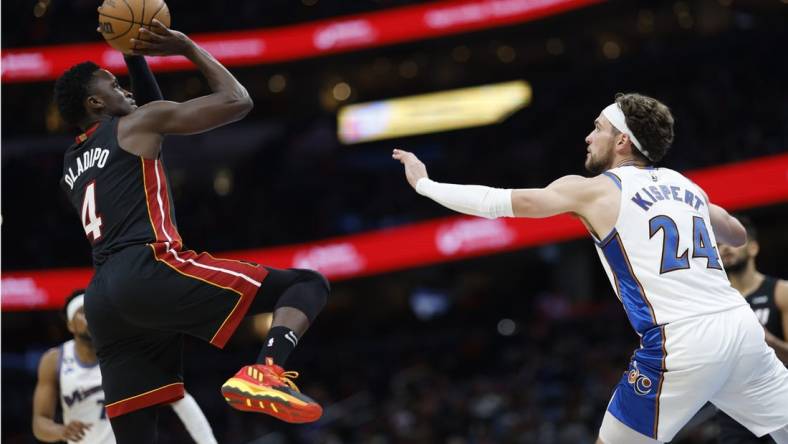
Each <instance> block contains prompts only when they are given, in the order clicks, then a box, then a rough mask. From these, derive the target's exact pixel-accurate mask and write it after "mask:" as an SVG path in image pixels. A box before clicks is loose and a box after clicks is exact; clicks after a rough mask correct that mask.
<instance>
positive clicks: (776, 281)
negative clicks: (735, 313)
mask: <svg viewBox="0 0 788 444" xmlns="http://www.w3.org/2000/svg"><path fill="white" fill-rule="evenodd" d="M735 217H736V218H737V219H739V222H741V223H742V225H744V229H745V230H747V243H745V244H744V245H742V246H741V247H732V246H730V245H726V244H720V246H719V248H720V256H721V258H722V264H723V265H724V266H725V272H726V273H727V274H728V279H729V280H730V281H731V285H732V286H733V288H735V289H737V290H739V292H740V293H741V294H742V295H743V296H744V298H745V299H746V300H747V303H749V304H750V307H752V309H753V311H754V312H755V315H756V317H757V318H758V320H759V321H760V322H761V324H762V325H763V327H764V331H765V334H766V343H767V344H769V346H770V347H772V348H773V349H774V351H775V353H776V354H777V357H778V358H780V360H781V361H782V362H783V363H784V364H788V342H786V334H788V281H786V280H785V279H780V278H777V277H774V276H767V275H764V274H763V273H761V272H759V271H758V269H757V268H756V267H755V258H756V257H757V256H758V251H759V250H760V245H759V244H758V232H757V230H756V229H755V226H754V225H753V224H752V221H750V219H749V218H747V217H745V216H739V215H737V216H735ZM717 425H718V426H719V428H720V434H719V441H718V442H719V443H720V444H755V443H773V442H774V441H773V440H772V439H771V438H769V437H768V436H764V437H761V438H758V437H757V436H755V435H753V434H752V432H750V431H749V430H747V429H746V428H745V427H744V426H742V425H740V424H739V423H738V422H736V421H734V420H733V419H732V418H731V417H730V416H728V415H726V414H725V413H723V412H718V413H717Z"/></svg>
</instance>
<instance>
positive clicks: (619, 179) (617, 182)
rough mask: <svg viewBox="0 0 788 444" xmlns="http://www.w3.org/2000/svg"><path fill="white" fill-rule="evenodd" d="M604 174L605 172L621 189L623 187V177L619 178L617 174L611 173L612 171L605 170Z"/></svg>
mask: <svg viewBox="0 0 788 444" xmlns="http://www.w3.org/2000/svg"><path fill="white" fill-rule="evenodd" d="M602 174H604V175H605V176H607V177H609V178H610V180H612V181H613V183H614V184H616V186H617V187H618V189H619V190H620V189H621V178H619V177H618V176H616V175H615V174H613V173H611V172H610V171H605V172H603V173H602Z"/></svg>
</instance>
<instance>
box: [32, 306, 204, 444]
mask: <svg viewBox="0 0 788 444" xmlns="http://www.w3.org/2000/svg"><path fill="white" fill-rule="evenodd" d="M84 293H85V291H84V290H77V291H75V292H74V293H72V294H71V296H69V297H68V298H67V299H66V307H65V315H66V324H67V326H68V330H69V331H70V332H71V333H72V334H73V335H74V339H71V340H69V341H66V342H64V343H63V344H61V345H60V346H59V347H55V348H51V349H49V350H48V351H47V352H46V353H44V355H43V356H42V357H41V361H40V362H39V364H38V382H37V383H36V389H35V393H34V394H33V435H35V437H36V438H37V439H38V440H39V441H44V442H58V441H66V442H69V443H72V442H79V443H83V444H114V443H115V437H114V436H113V434H112V428H111V427H110V424H109V421H108V420H107V417H106V411H105V409H104V391H103V390H102V388H101V372H100V370H99V366H98V358H97V357H96V350H95V349H94V347H93V343H92V340H91V337H90V332H89V331H88V324H87V320H86V319H85V311H84V307H83V306H84V298H85V294H84ZM58 400H60V407H61V410H62V416H63V423H62V424H60V423H57V422H55V409H56V406H57V403H58ZM171 406H172V408H173V410H174V411H175V413H176V414H177V415H178V417H180V419H181V421H182V422H183V424H184V426H185V427H186V429H187V431H188V432H189V434H190V435H191V436H192V438H193V439H194V441H195V442H196V443H198V444H216V438H214V436H213V431H212V430H211V426H210V424H208V420H207V419H206V418H205V415H204V414H203V413H202V411H201V410H200V407H199V406H198V405H197V402H196V401H195V400H194V398H192V397H191V395H189V394H188V393H186V394H185V396H184V397H183V398H182V399H180V400H179V401H176V402H174V403H172V404H171Z"/></svg>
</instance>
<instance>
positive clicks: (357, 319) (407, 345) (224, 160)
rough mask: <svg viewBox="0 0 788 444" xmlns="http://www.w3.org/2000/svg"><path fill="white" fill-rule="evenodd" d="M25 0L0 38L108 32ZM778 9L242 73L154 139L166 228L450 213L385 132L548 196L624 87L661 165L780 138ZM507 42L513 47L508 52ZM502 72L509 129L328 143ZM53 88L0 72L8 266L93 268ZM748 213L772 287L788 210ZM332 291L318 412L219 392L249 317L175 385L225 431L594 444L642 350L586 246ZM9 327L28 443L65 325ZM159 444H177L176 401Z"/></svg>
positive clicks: (582, 27)
mask: <svg viewBox="0 0 788 444" xmlns="http://www.w3.org/2000/svg"><path fill="white" fill-rule="evenodd" d="M37 3H42V2H36V1H27V0H24V1H23V0H19V1H13V2H3V3H2V29H3V30H2V39H3V43H2V44H3V48H12V47H23V46H32V45H43V44H55V43H63V42H80V41H96V40H97V39H98V38H99V37H98V36H97V35H96V34H95V31H94V29H95V7H96V6H97V2H95V1H84V0H82V1H76V0H75V1H58V0H52V1H50V2H45V5H46V8H44V12H43V13H41V6H38V10H37V11H38V13H41V16H40V17H36V16H35V15H34V11H36V9H35V8H36V5H37ZM412 3H417V2H409V1H386V0H380V1H372V0H367V1H353V2H345V1H339V0H318V1H316V2H314V3H313V0H304V1H302V2H298V1H290V0H287V1H286V0H277V1H264V2H261V1H255V0H240V1H234V2H189V1H185V0H171V1H168V5H169V7H170V10H171V11H172V14H173V27H174V28H175V29H178V30H181V31H184V32H186V33H198V32H209V31H222V30H231V29H247V28H259V27H270V26H278V25H286V24H292V23H300V22H306V21H311V20H317V19H320V18H326V17H333V16H339V15H344V14H349V13H358V12H365V11H375V10H380V9H385V8H391V7H395V6H400V5H407V4H412ZM787 12H788V5H786V4H785V3H784V2H781V1H777V0H773V1H768V0H763V1H754V0H753V1H736V0H733V1H712V0H707V1H697V2H661V1H627V2H624V1H618V2H617V1H613V2H609V3H604V4H601V5H597V6H593V7H589V8H585V9H581V10H578V11H574V12H570V13H567V14H564V15H561V16H558V17H552V18H548V19H545V20H541V21H537V22H533V23H526V24H523V25H518V26H512V27H504V28H497V29H494V30H489V31H482V32H475V33H471V34H463V35H458V36H453V37H449V38H442V39H436V40H427V41H420V42H415V43H409V44H403V45H397V46H390V47H382V48H375V49H370V50H365V51H360V52H354V53H349V54H343V55H337V56H330V57H322V58H316V59H309V60H304V61H298V62H292V63H286V64H277V65H266V66H256V67H247V68H238V69H233V72H234V73H235V74H236V75H237V76H238V78H239V79H240V80H241V81H242V82H243V83H244V85H246V87H247V88H248V89H249V91H250V93H251V94H252V96H253V98H254V100H255V109H254V110H253V112H252V113H251V114H250V115H249V116H248V117H247V118H246V119H244V120H243V121H241V122H238V123H236V124H233V125H231V126H229V127H227V128H223V129H220V130H216V131H214V132H211V133H208V134H205V135H200V136H191V137H173V138H171V139H168V141H167V142H166V143H165V150H164V159H165V161H166V163H167V165H168V168H169V171H170V178H171V181H172V187H173V192H174V197H175V202H176V205H177V216H178V223H179V229H180V232H181V234H182V235H183V237H184V239H185V240H186V242H188V244H189V246H190V247H191V248H195V249H198V250H200V249H203V250H209V251H216V252H221V251H224V250H231V249H240V248H254V247H266V246H274V245H282V244H289V243H293V242H303V241H310V240H316V239H321V238H325V237H328V236H332V235H341V234H351V233H358V232H362V231H367V230H372V229H377V228H382V227H389V226H396V225H400V224H404V223H408V222H414V221H419V220H425V219H429V218H433V217H438V216H444V215H448V214H450V213H449V211H448V210H445V209H443V208H442V207H440V206H439V205H437V204H434V203H432V202H430V201H428V200H427V199H424V198H422V197H420V196H418V195H417V194H416V193H414V192H413V191H412V190H411V189H410V187H409V186H408V185H407V183H406V182H405V180H404V178H403V174H402V168H401V166H399V164H398V163H395V162H393V161H392V160H391V159H390V150H391V148H393V147H395V146H400V147H403V148H405V149H408V150H412V151H415V152H416V153H417V154H419V155H420V156H421V157H422V159H423V160H424V161H425V162H426V163H427V164H428V166H429V168H430V174H431V176H432V177H434V178H436V180H441V181H448V182H459V183H482V184H486V185H491V186H502V187H535V186H545V185H546V184H547V183H549V182H550V181H552V180H553V179H555V178H557V177H559V176H561V175H565V174H582V173H583V171H582V164H583V159H584V149H585V144H584V142H583V138H584V137H585V135H586V134H587V133H588V132H589V131H590V130H591V129H592V126H593V119H594V118H595V117H596V116H597V114H598V113H599V111H600V110H601V109H602V108H603V107H604V106H605V105H607V104H608V103H610V102H611V100H612V99H613V95H614V94H615V93H617V92H622V91H623V92H630V91H637V92H641V93H644V94H648V95H652V96H655V97H657V98H659V99H660V100H662V101H664V102H665V103H666V104H668V106H670V107H671V109H672V110H673V113H674V115H675V117H676V142H675V144H674V146H673V148H672V151H671V152H670V153H669V154H668V155H667V157H666V158H665V160H664V162H663V165H664V166H666V167H669V168H674V169H677V170H680V171H683V170H686V169H694V168H703V167H708V166H712V165H718V164H723V163H730V162H736V161H740V160H745V159H751V158H756V157H760V156H764V155H769V154H776V153H782V152H785V151H786V147H788V97H787V96H788V93H787V92H786V91H787V89H786V88H785V79H786V78H788V62H786V58H785V57H784V55H783V52H784V46H785V42H786V41H788V35H786V34H788V30H786V27H785V23H786V18H788V17H787V16H788V14H787ZM505 48H508V49H505ZM511 51H513V52H514V54H515V57H514V59H513V60H509V59H508V58H506V57H502V56H501V54H511ZM414 66H415V70H414ZM272 76H283V77H284V79H285V81H286V86H285V88H284V90H282V91H280V92H273V91H272V90H271V88H270V86H269V85H270V83H271V78H272ZM157 77H158V79H159V82H160V85H161V87H162V90H163V92H164V94H165V97H167V98H168V99H172V100H183V99H186V98H189V97H193V96H195V95H199V94H202V93H205V92H206V91H207V89H206V84H205V82H204V80H203V79H202V78H201V77H200V76H199V75H198V73H197V72H180V73H171V74H162V75H159V76H157ZM514 79H525V80H527V81H528V82H530V84H531V86H532V88H533V102H532V103H531V104H530V105H529V106H528V107H526V108H525V109H523V110H521V111H519V112H517V113H516V114H514V115H513V116H511V117H510V118H509V119H507V120H506V121H505V122H503V123H501V124H498V125H494V126H488V127H483V128H476V129H466V130H459V131H453V132H447V133H439V134H431V135H423V136H416V137H409V138H405V139H400V140H388V141H380V142H371V143H364V144H360V145H352V146H343V145H341V144H340V143H339V142H338V140H337V139H336V110H337V108H338V107H339V106H340V105H344V104H346V103H358V102H365V101H370V100H377V99H384V98H391V97H399V96H405V95H410V94H417V93H422V92H432V91H438V90H445V89H452V88H458V87H463V86H471V85H480V84H486V83H494V82H502V81H508V80H514ZM340 81H344V82H347V83H348V84H349V85H350V87H351V91H352V93H351V96H350V98H349V99H348V100H347V101H345V102H338V101H337V100H335V99H334V98H333V97H332V96H331V90H332V88H333V86H334V85H335V84H336V83H337V82H340ZM124 82H127V79H126V78H123V77H121V83H124ZM52 86H53V83H52V82H41V83H28V84H3V85H2V204H3V208H2V210H3V211H2V214H3V224H2V236H3V237H2V264H3V270H15V269H30V268H49V267H64V266H88V265H89V264H90V253H89V245H88V243H87V242H86V241H85V239H84V235H83V230H82V229H81V227H80V225H79V220H78V218H77V217H75V215H74V212H73V209H72V208H71V207H70V205H69V204H68V202H67V201H66V199H65V196H64V195H63V193H62V192H61V190H60V189H59V187H58V179H59V177H60V174H61V168H62V153H63V150H64V149H65V148H66V147H67V146H68V144H69V143H70V140H71V137H73V135H74V131H72V130H70V129H69V128H66V127H64V125H63V123H62V122H61V121H59V119H58V117H57V113H56V111H55V110H54V108H53V106H52V104H51V90H52ZM217 178H220V179H221V180H225V181H226V180H228V179H229V181H230V184H231V188H230V191H229V192H223V191H222V190H220V188H217V187H216V182H217ZM731 186H732V187H733V186H738V187H741V186H748V185H747V184H731ZM712 197H713V196H712ZM746 213H747V214H748V215H750V216H751V217H752V218H753V220H754V221H755V224H756V225H757V227H758V228H759V229H760V231H761V249H762V252H761V255H760V257H759V262H758V263H759V266H760V268H761V270H762V271H763V272H766V273H770V274H775V275H778V276H781V277H783V278H785V277H786V275H788V273H786V269H785V266H784V265H782V264H781V263H780V262H779V261H780V259H782V257H781V256H782V255H783V254H784V252H785V251H788V234H786V230H785V222H784V221H785V220H786V216H788V206H787V205H785V204H780V205H773V206H769V207H763V208H755V209H751V210H748V211H746ZM333 288H334V291H333V293H332V298H331V301H330V303H329V306H328V308H327V310H326V312H325V313H324V314H323V315H321V317H320V319H319V321H318V322H317V323H316V324H315V326H314V327H313V328H312V329H311V330H310V332H309V334H308V335H306V336H305V337H304V339H303V341H302V342H301V344H299V348H298V350H297V352H296V353H295V354H294V356H293V358H292V359H291V362H290V364H291V366H292V367H293V369H295V370H299V371H301V372H302V375H303V376H302V377H301V379H300V380H299V382H300V384H301V388H302V389H303V390H304V391H305V392H307V393H309V394H310V395H314V396H315V397H316V398H318V399H319V400H320V401H321V402H322V403H323V405H324V406H325V407H326V415H325V417H324V419H323V420H322V421H321V422H319V423H317V424H314V425H309V426H299V427H293V426H285V425H283V424H279V423H275V422H274V421H273V420H270V419H268V418H265V417H261V416H259V415H254V414H245V413H241V412H237V411H234V410H232V409H230V408H228V407H227V406H226V405H225V403H224V402H223V401H222V399H221V397H220V395H219V391H218V389H219V386H220V384H221V383H222V382H223V381H224V380H225V379H226V378H227V377H228V376H229V375H231V374H233V373H234V372H235V371H236V370H237V368H238V367H239V366H240V365H241V364H242V363H245V362H248V361H250V360H251V359H253V358H254V356H255V355H256V353H257V350H258V348H259V343H260V338H259V334H260V333H259V331H255V330H254V328H253V325H252V324H251V322H250V323H248V325H245V326H243V327H242V332H243V333H242V334H240V335H237V337H236V338H234V339H233V341H232V342H231V344H230V346H229V347H228V350H227V351H225V352H220V351H216V350H214V349H212V348H211V347H210V346H207V345H205V344H202V343H199V342H197V341H189V342H188V343H187V349H186V355H185V358H186V366H185V372H186V378H187V379H186V386H187V390H188V391H190V392H191V393H192V394H193V395H194V396H195V398H196V399H197V400H198V402H199V403H200V405H201V406H202V408H203V410H204V411H205V413H206V415H207V416H208V419H209V420H210V422H211V424H212V426H213V428H214V431H215V433H216V436H217V439H218V440H219V442H222V443H224V442H228V443H245V442H250V441H252V442H260V443H262V442H266V443H268V442H270V443H291V442H292V443H302V442H303V443H314V442H320V443H451V444H460V443H469V444H470V443H542V444H550V443H591V442H593V439H594V438H595V436H596V431H597V428H598V426H599V424H600V421H601V417H602V415H603V413H604V409H605V405H606V403H607V400H608V399H609V397H610V395H611V392H612V387H613V385H614V384H615V382H616V381H617V379H618V377H619V376H620V374H621V372H622V371H623V370H624V369H625V367H626V364H627V362H628V357H629V355H630V353H631V351H632V349H633V348H634V347H635V346H636V345H637V336H636V335H635V334H634V333H633V332H632V330H631V328H630V327H629V326H628V324H627V322H626V317H625V315H624V314H623V310H622V309H621V307H620V305H619V303H618V302H617V300H616V298H615V297H614V295H613V294H612V291H611V289H610V285H609V283H608V282H607V279H606V277H605V276H604V273H603V271H602V268H601V267H600V266H599V264H598V259H597V258H596V254H595V252H594V251H593V245H592V243H591V242H590V241H588V240H583V241H574V242H568V243H562V244H557V245H549V246H545V247H540V248H534V249H526V250H522V251H517V252H513V253H507V254H501V255H496V256H490V257H485V258H480V259H474V260H469V261H462V262H457V263H448V264H442V265H437V266H433V267H428V268H423V269H414V270H408V271H403V272H398V273H391V274H387V275H382V276H374V277H369V278H363V279H354V280H350V281H343V282H336V283H334V284H333ZM425 300H426V301H433V302H435V303H436V304H437V305H438V306H445V307H444V308H445V310H443V311H442V312H441V313H439V314H436V315H435V316H434V317H433V318H430V319H424V318H421V317H419V316H418V315H417V312H416V311H414V308H413V307H414V303H415V301H421V302H423V301H425ZM436 301H437V302H436ZM512 328H513V329H514V330H513V331H510V330H511V329H512ZM2 333H3V334H2V372H3V374H2V410H3V415H2V429H3V431H2V439H3V441H4V442H9V443H28V442H35V440H34V439H33V437H32V433H31V432H30V411H31V406H30V402H31V395H32V390H33V386H34V384H35V369H36V366H37V363H38V359H39V357H40V355H41V353H42V352H44V351H45V350H46V349H47V348H48V347H51V346H54V345H57V344H58V343H59V342H62V341H64V340H66V339H68V333H67V331H66V330H65V326H64V325H63V322H62V320H61V319H60V318H59V317H58V315H57V314H56V313H54V312H26V313H7V312H3V313H2ZM715 433H716V431H715V427H714V425H713V424H711V423H705V424H701V425H700V426H697V427H693V428H692V429H691V430H688V431H687V432H686V434H685V436H684V437H683V438H679V439H677V440H676V441H674V442H682V443H706V442H714V436H715ZM160 442H162V443H174V442H188V436H187V435H186V434H185V432H184V431H183V428H182V426H181V425H180V424H179V423H178V421H177V418H176V417H175V416H174V415H173V414H172V413H171V412H169V411H165V412H164V413H163V415H162V427H161V431H160Z"/></svg>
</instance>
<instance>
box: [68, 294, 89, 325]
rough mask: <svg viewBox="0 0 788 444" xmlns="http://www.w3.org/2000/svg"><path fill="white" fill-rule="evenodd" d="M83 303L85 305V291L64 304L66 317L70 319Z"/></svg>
mask: <svg viewBox="0 0 788 444" xmlns="http://www.w3.org/2000/svg"><path fill="white" fill-rule="evenodd" d="M83 305H85V293H82V294H81V295H79V296H77V297H75V298H74V299H72V300H71V301H70V302H69V303H68V305H66V319H67V320H69V321H70V320H71V318H73V317H74V314H75V313H76V312H77V310H79V308H80V307H82V306H83Z"/></svg>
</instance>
